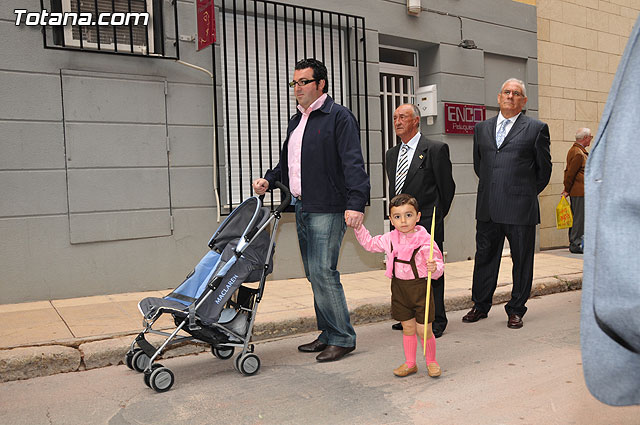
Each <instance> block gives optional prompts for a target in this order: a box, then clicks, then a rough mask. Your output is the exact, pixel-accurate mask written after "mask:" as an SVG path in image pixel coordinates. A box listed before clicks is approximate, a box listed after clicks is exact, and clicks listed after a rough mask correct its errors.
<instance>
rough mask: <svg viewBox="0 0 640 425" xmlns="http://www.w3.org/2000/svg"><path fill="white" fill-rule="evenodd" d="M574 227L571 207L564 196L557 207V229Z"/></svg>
mask: <svg viewBox="0 0 640 425" xmlns="http://www.w3.org/2000/svg"><path fill="white" fill-rule="evenodd" d="M571 226H573V214H571V205H569V201H567V198H565V197H564V196H563V197H562V199H560V202H559V203H558V206H557V207H556V227H557V228H558V229H568V228H569V227H571Z"/></svg>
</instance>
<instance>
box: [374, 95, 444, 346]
mask: <svg viewBox="0 0 640 425" xmlns="http://www.w3.org/2000/svg"><path fill="white" fill-rule="evenodd" d="M393 125H394V129H395V131H396V135H397V136H398V137H400V140H401V141H402V143H400V144H398V145H396V146H394V147H392V148H391V149H389V150H388V151H387V153H386V169H387V177H388V178H389V191H390V197H391V198H393V197H394V196H395V195H398V194H400V193H407V194H409V195H411V196H413V197H414V198H416V200H417V201H418V206H419V207H420V213H421V218H420V222H419V223H418V224H420V225H421V226H423V227H424V228H425V229H429V231H431V230H430V229H431V218H432V217H433V206H434V205H435V207H436V229H435V235H432V236H433V237H434V239H435V241H436V243H437V244H438V246H439V247H440V249H441V250H442V251H443V252H444V247H443V242H444V218H445V216H446V215H447V213H448V212H449V208H450V207H451V202H452V201H453V196H454V194H455V191H456V184H455V183H454V181H453V175H452V173H451V160H450V159H449V146H448V145H447V144H446V143H443V142H440V141H437V140H429V139H427V138H426V137H424V136H423V135H422V134H421V133H420V131H419V130H420V110H419V109H418V107H417V106H415V105H411V104H404V105H400V106H398V108H397V109H396V110H395V112H394V114H393ZM432 290H433V298H434V302H435V314H436V316H435V321H434V322H433V334H434V335H435V336H436V338H438V337H440V336H441V335H442V333H443V332H444V330H445V328H446V327H447V315H446V313H445V309H444V275H443V276H442V277H440V278H439V279H436V280H434V281H433V282H432ZM397 325H400V326H402V325H401V324H399V323H398V324H397ZM397 325H394V326H397ZM396 328H397V327H396ZM396 328H394V329H396ZM400 329H402V328H401V327H400Z"/></svg>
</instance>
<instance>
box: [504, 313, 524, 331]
mask: <svg viewBox="0 0 640 425" xmlns="http://www.w3.org/2000/svg"><path fill="white" fill-rule="evenodd" d="M522 325H523V323H522V316H520V315H519V314H509V320H507V327H508V328H511V329H520V328H521V327H522Z"/></svg>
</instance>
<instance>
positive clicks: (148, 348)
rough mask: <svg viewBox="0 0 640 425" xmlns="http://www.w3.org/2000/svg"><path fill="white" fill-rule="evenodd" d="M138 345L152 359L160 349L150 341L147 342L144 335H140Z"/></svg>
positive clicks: (137, 339) (137, 338)
mask: <svg viewBox="0 0 640 425" xmlns="http://www.w3.org/2000/svg"><path fill="white" fill-rule="evenodd" d="M136 343H137V344H138V347H140V348H142V351H144V353H145V354H146V355H147V356H149V357H152V356H153V355H154V354H155V353H156V351H158V349H157V348H156V347H154V346H153V345H152V344H151V343H150V342H149V341H147V340H146V339H145V337H144V334H140V335H138V336H137V337H136Z"/></svg>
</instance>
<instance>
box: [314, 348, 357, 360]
mask: <svg viewBox="0 0 640 425" xmlns="http://www.w3.org/2000/svg"><path fill="white" fill-rule="evenodd" d="M355 349H356V346H355V345H354V346H353V347H340V346H337V345H327V348H325V349H324V350H322V353H320V354H318V355H317V356H316V360H317V361H319V362H335V361H336V360H340V359H341V358H343V357H344V356H345V355H346V354H349V353H350V352H352V351H353V350H355Z"/></svg>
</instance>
